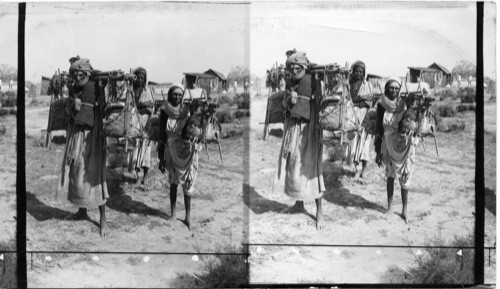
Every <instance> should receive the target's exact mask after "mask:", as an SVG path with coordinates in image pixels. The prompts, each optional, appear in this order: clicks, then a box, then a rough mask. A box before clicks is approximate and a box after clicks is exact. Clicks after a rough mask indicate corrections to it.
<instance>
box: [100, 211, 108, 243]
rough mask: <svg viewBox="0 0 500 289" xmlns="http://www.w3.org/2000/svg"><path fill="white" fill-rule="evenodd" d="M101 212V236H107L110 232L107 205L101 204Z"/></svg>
mask: <svg viewBox="0 0 500 289" xmlns="http://www.w3.org/2000/svg"><path fill="white" fill-rule="evenodd" d="M99 213H100V215H101V220H100V224H101V237H106V235H107V234H108V223H107V221H106V205H102V206H99Z"/></svg>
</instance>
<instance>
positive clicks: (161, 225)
mask: <svg viewBox="0 0 500 289" xmlns="http://www.w3.org/2000/svg"><path fill="white" fill-rule="evenodd" d="M42 100H43V99H42ZM47 116H48V107H47V106H46V105H45V106H44V105H39V106H36V107H33V106H30V105H29V103H27V106H26V133H27V139H26V147H27V150H26V161H27V163H26V186H27V209H28V212H27V238H28V241H27V250H28V251H30V250H35V251H66V252H67V251H77V252H86V251H91V252H97V251H99V252H137V251H138V252H157V253H158V252H168V253H178V254H170V255H159V254H156V255H155V254H154V253H153V254H143V255H134V254H121V255H118V254H103V253H96V254H70V253H64V254H54V253H41V254H33V255H30V256H28V264H30V265H29V268H28V285H29V286H30V287H60V286H63V287H75V286H76V287H110V286H113V287H130V286H132V287H169V286H172V282H173V280H174V279H175V278H176V277H178V276H179V274H193V272H197V273H200V270H201V268H202V264H201V262H200V261H199V260H198V261H196V257H194V255H195V254H197V253H217V252H219V251H220V250H221V249H220V248H221V247H223V246H224V244H236V245H237V246H239V245H240V244H242V243H243V242H245V241H244V234H245V232H244V229H245V223H244V216H243V214H244V203H243V197H242V196H243V194H242V184H243V176H244V167H243V156H244V151H243V150H244V139H246V136H245V133H246V132H247V131H248V130H247V129H244V128H245V127H246V126H247V123H248V118H246V119H237V120H236V121H235V122H234V123H231V124H227V125H226V124H224V125H223V131H226V132H229V131H232V132H233V133H234V134H235V136H233V137H230V138H225V139H222V141H221V145H222V152H223V160H224V163H221V160H220V158H219V153H218V148H217V146H216V145H215V144H209V152H210V159H208V157H207V154H206V151H205V149H203V150H202V151H201V152H200V155H199V162H200V170H199V172H198V178H197V180H196V184H195V188H196V191H195V193H194V196H193V200H192V213H191V219H192V224H193V228H192V229H191V230H188V228H187V227H186V226H185V225H184V223H183V222H181V221H180V220H176V221H173V222H169V221H167V220H166V218H168V217H169V216H170V201H169V198H168V179H167V178H168V177H167V176H166V175H163V174H161V173H160V172H159V170H158V169H157V167H158V160H157V154H156V151H155V152H154V153H153V156H152V160H153V161H152V170H151V172H150V178H149V179H148V180H147V182H146V186H145V187H137V186H135V185H134V179H133V178H134V175H133V174H132V173H129V172H128V171H127V170H126V169H125V168H123V167H121V166H119V167H117V168H114V169H108V171H107V174H108V175H107V183H108V189H109V194H110V199H109V200H108V202H107V205H106V207H107V212H106V215H107V219H108V222H109V227H110V232H109V235H108V236H107V237H105V238H101V237H100V236H99V233H98V232H99V227H98V223H97V222H98V221H99V212H98V210H97V208H95V209H93V210H90V211H89V216H90V218H91V219H92V221H68V220H66V218H67V217H68V216H70V215H71V214H72V213H74V212H76V210H77V208H75V207H74V206H72V205H71V204H68V203H67V202H61V201H60V200H61V199H64V196H57V195H56V184H57V181H58V174H59V172H60V165H61V162H62V157H63V149H64V143H59V144H58V143H53V145H52V149H50V150H48V149H47V148H44V147H41V146H40V144H41V143H44V138H43V135H41V134H40V131H41V130H42V129H44V128H45V127H46V121H47ZM117 155H118V156H120V155H121V156H123V155H124V153H123V152H122V153H119V154H117ZM177 210H178V217H179V218H183V217H184V213H185V211H184V201H183V198H182V193H181V192H179V197H178V200H177ZM47 256H49V257H50V258H49V260H47V259H46V258H47ZM96 257H97V258H98V260H94V259H93V258H96ZM146 257H148V261H147V262H146V261H145V259H144V258H146ZM193 257H194V260H193ZM209 257H210V256H207V258H209ZM31 260H33V261H31Z"/></svg>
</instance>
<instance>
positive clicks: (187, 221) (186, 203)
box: [184, 194, 191, 230]
mask: <svg viewBox="0 0 500 289" xmlns="http://www.w3.org/2000/svg"><path fill="white" fill-rule="evenodd" d="M184 206H185V208H186V218H185V219H184V224H186V226H187V227H188V229H189V230H191V196H188V195H186V194H184Z"/></svg>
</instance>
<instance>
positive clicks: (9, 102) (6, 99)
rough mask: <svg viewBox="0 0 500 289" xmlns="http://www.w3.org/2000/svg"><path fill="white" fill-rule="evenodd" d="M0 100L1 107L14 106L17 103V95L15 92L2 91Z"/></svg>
mask: <svg viewBox="0 0 500 289" xmlns="http://www.w3.org/2000/svg"><path fill="white" fill-rule="evenodd" d="M0 102H1V103H2V106H3V107H15V106H16V105H17V95H16V93H15V92H12V91H7V92H3V93H2V95H1V97H0Z"/></svg>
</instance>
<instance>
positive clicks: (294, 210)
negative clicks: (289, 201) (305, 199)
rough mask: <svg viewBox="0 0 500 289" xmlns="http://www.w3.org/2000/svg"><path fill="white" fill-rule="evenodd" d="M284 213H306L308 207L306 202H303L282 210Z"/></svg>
mask: <svg viewBox="0 0 500 289" xmlns="http://www.w3.org/2000/svg"><path fill="white" fill-rule="evenodd" d="M281 213H283V214H300V213H306V209H305V208H304V203H302V204H297V203H295V205H293V206H292V207H290V208H286V209H284V210H283V211H281Z"/></svg>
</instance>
